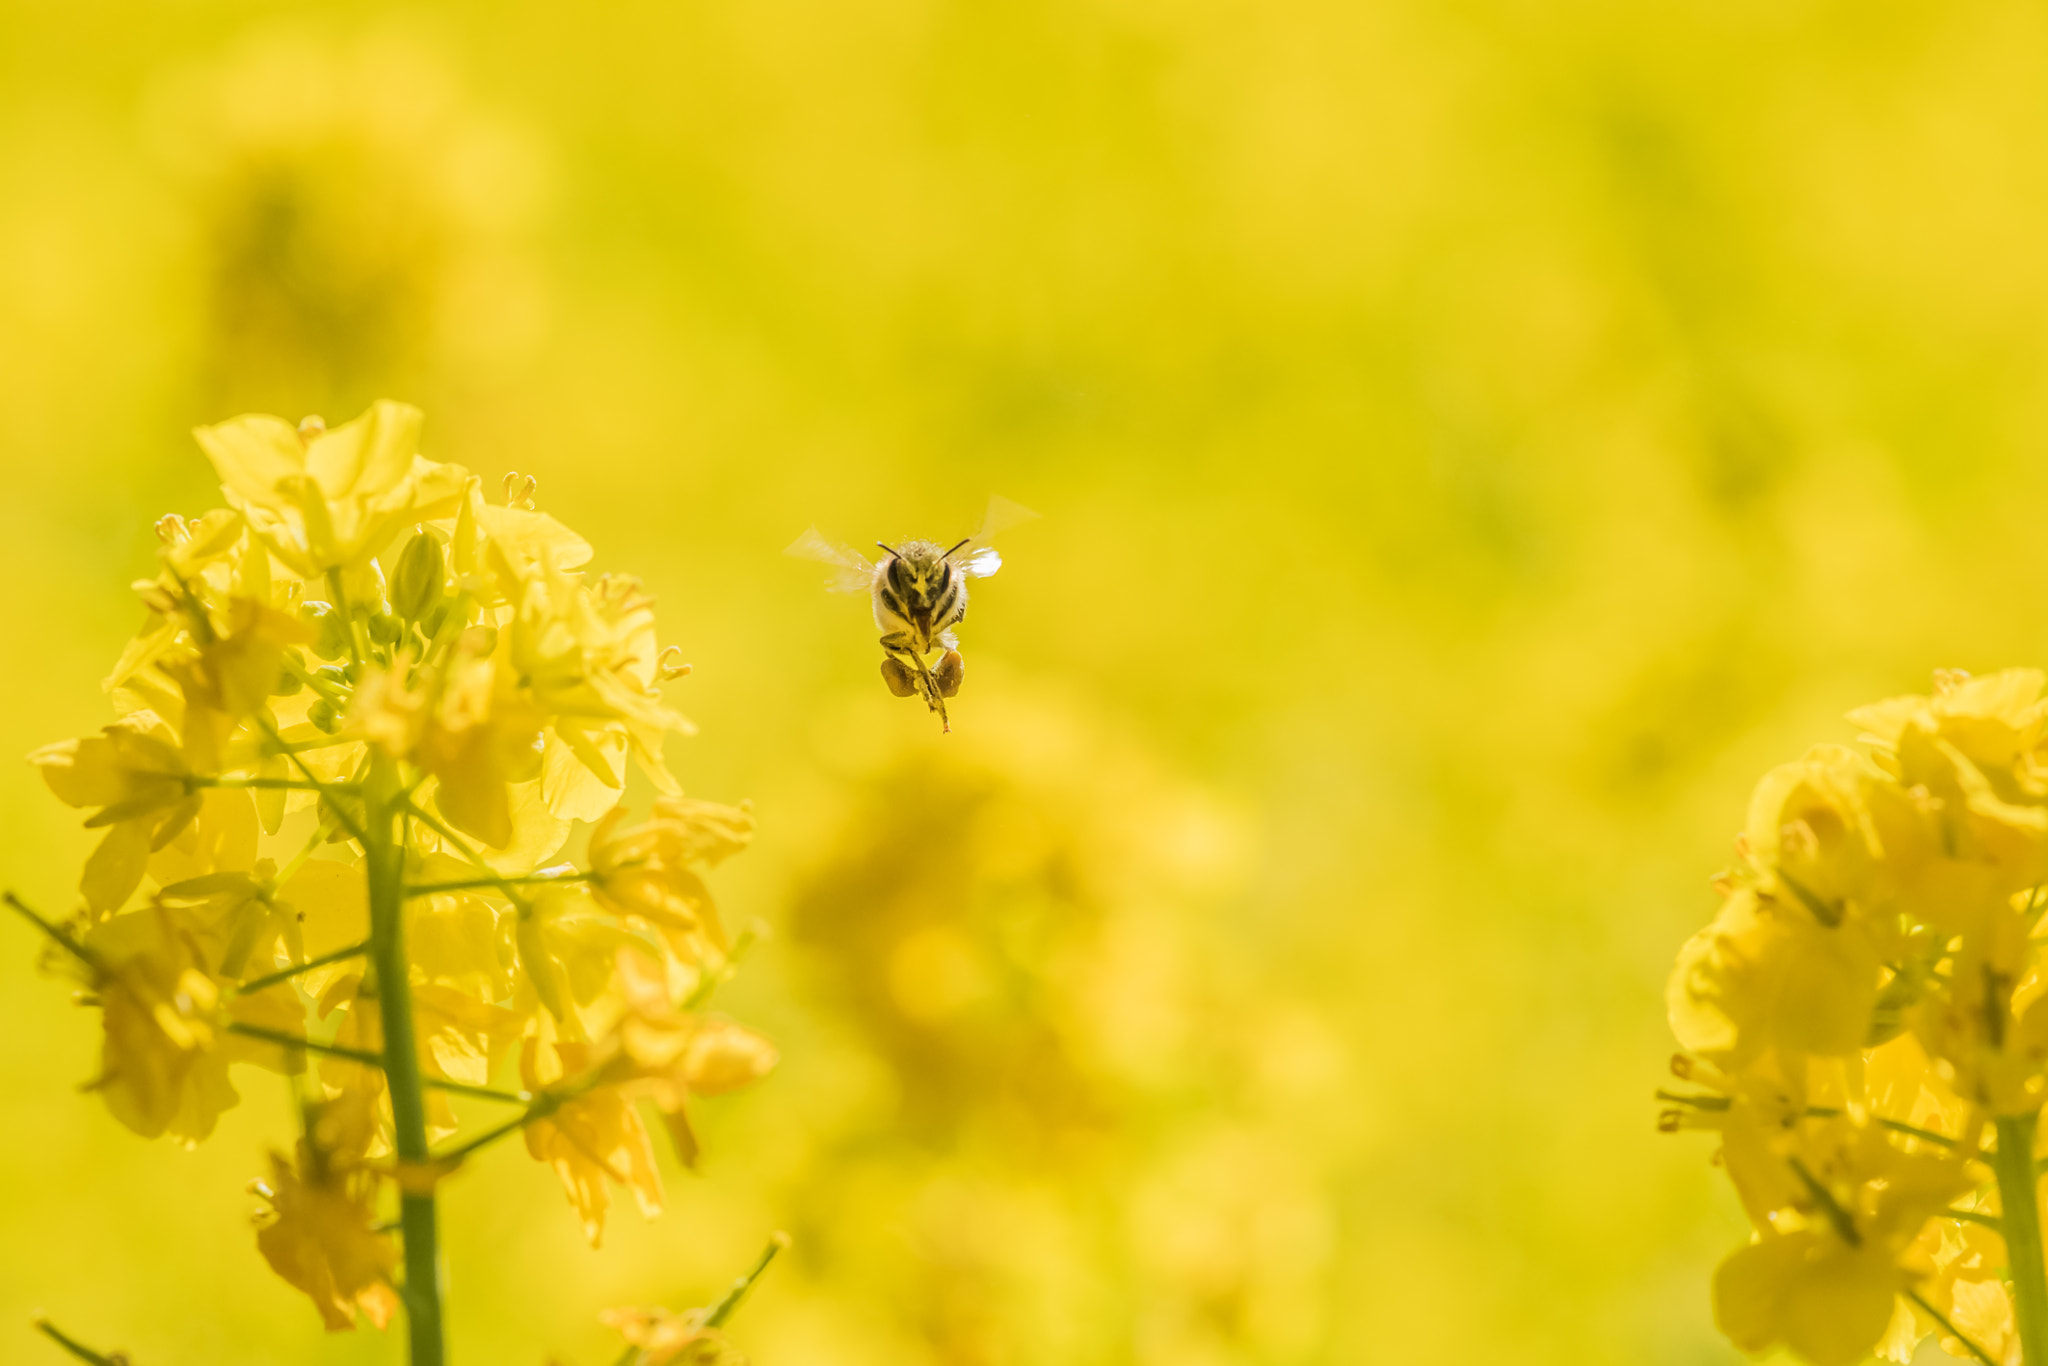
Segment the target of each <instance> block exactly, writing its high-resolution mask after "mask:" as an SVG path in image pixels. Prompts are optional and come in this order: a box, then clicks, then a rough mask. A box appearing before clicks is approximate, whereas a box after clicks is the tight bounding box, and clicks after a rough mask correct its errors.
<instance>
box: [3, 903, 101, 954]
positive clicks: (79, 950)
mask: <svg viewBox="0 0 2048 1366" xmlns="http://www.w3.org/2000/svg"><path fill="white" fill-rule="evenodd" d="M0 900H5V901H6V902H7V904H8V905H10V906H12V907H13V908H14V909H15V910H17V911H20V912H21V913H22V914H23V915H25V916H27V917H28V918H29V920H30V921H31V922H33V923H34V925H35V927H36V928H37V929H39V930H41V931H42V932H43V933H44V934H47V935H49V936H50V938H52V939H54V940H56V941H57V942H58V943H59V944H62V945H63V946H64V947H65V949H67V950H68V951H69V952H70V953H71V954H72V956H73V957H75V958H77V959H78V961H79V962H81V963H83V964H85V965H86V966H87V967H89V968H93V969H95V970H97V969H98V967H99V966H100V960H99V959H98V958H97V957H96V956H94V954H93V951H92V950H91V949H89V948H87V947H86V946H85V945H83V944H81V943H79V942H78V941H77V940H76V939H74V938H72V937H71V932H70V931H68V930H66V929H65V928H64V927H63V926H62V925H58V924H56V923H54V922H52V921H48V920H45V919H43V918H42V917H41V916H39V915H37V914H36V913H35V912H34V911H33V910H31V909H29V904H28V903H27V902H26V901H23V900H22V899H21V898H20V897H18V896H16V895H15V894H14V893H12V892H8V893H5V894H4V896H0Z"/></svg>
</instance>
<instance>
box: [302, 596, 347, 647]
mask: <svg viewBox="0 0 2048 1366" xmlns="http://www.w3.org/2000/svg"><path fill="white" fill-rule="evenodd" d="M299 619H300V620H302V621H304V622H306V623H307V624H309V625H311V626H314V627H316V628H318V630H319V632H320V638H319V639H318V640H315V641H314V642H313V653H314V654H316V655H318V656H319V657H320V658H322V659H339V658H341V657H342V656H343V655H345V654H347V653H348V623H347V622H346V621H345V620H343V619H342V615H341V613H339V612H337V611H335V610H334V605H333V604H332V603H326V602H319V601H317V600H316V601H312V602H302V603H300V604H299Z"/></svg>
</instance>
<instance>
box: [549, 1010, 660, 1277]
mask: <svg viewBox="0 0 2048 1366" xmlns="http://www.w3.org/2000/svg"><path fill="white" fill-rule="evenodd" d="M596 1059H597V1054H596V1052H595V1050H594V1049H592V1047H591V1046H590V1045H588V1044H580V1043H567V1042H561V1043H555V1044H552V1045H543V1043H542V1041H541V1040H540V1039H538V1038H537V1037H534V1036H532V1035H529V1036H528V1037H527V1039H526V1042H525V1043H524V1045H522V1047H521V1050H520V1055H519V1075H520V1077H521V1079H522V1080H523V1081H524V1082H525V1084H526V1087H527V1089H528V1090H536V1091H537V1090H540V1089H541V1088H543V1087H546V1086H550V1085H553V1084H556V1083H558V1082H561V1081H563V1080H564V1079H565V1078H576V1077H579V1076H583V1075H585V1074H586V1073H588V1072H589V1071H590V1070H591V1068H592V1067H593V1065H594V1064H595V1062H596ZM623 1079H624V1072H623V1070H621V1080H623ZM526 1151H527V1152H529V1153H531V1154H532V1155H533V1156H534V1158H536V1159H537V1160H539V1161H541V1162H545V1163H547V1164H548V1165H549V1166H550V1167H553V1168H554V1169H555V1175H556V1176H558V1177H560V1178H561V1181H562V1189H563V1191H564V1192H565V1193H567V1195H568V1197H569V1203H570V1204H571V1205H573V1206H574V1207H575V1209H576V1213H577V1214H578V1216H579V1217H581V1219H582V1221H583V1232H584V1236H585V1237H587V1238H589V1239H590V1245H591V1246H592V1247H596V1246H598V1245H599V1244H600V1243H601V1242H602V1241H603V1240H604V1220H605V1214H606V1212H607V1211H609V1210H610V1209H611V1203H612V1197H611V1188H610V1186H609V1185H608V1184H607V1182H609V1181H616V1182H618V1183H619V1184H620V1185H622V1186H625V1187H626V1188H627V1189H629V1190H631V1191H632V1192H633V1197H634V1199H635V1200H637V1201H638V1202H639V1205H640V1212H641V1213H642V1214H644V1215H646V1216H647V1217H649V1218H653V1217H654V1216H655V1215H657V1214H659V1213H661V1173H660V1172H659V1171H657V1170H656V1169H655V1165H654V1148H653V1146H652V1144H650V1143H649V1141H648V1137H647V1126H646V1125H644V1124H642V1123H641V1122H640V1116H639V1114H638V1113H637V1112H636V1111H635V1110H634V1109H633V1104H632V1101H631V1100H630V1099H629V1098H628V1096H627V1095H626V1094H625V1093H624V1092H623V1091H622V1090H621V1089H620V1086H619V1085H618V1084H617V1083H611V1084H606V1085H598V1086H594V1087H592V1088H590V1089H588V1090H586V1091H584V1092H582V1093H581V1094H579V1095H577V1096H575V1097H574V1098H573V1099H570V1100H568V1101H565V1102H564V1103H563V1104H562V1105H561V1106H560V1107H558V1108H557V1109H556V1110H555V1111H554V1113H553V1114H551V1115H549V1116H548V1117H547V1118H545V1119H540V1120H536V1121H534V1122H533V1123H531V1124H529V1125H527V1126H526Z"/></svg>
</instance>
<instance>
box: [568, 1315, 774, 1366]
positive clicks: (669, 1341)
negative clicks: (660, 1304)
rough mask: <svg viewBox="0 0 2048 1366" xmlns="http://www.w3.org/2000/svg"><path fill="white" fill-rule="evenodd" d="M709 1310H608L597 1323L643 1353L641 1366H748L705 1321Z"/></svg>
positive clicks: (720, 1334)
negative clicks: (682, 1311)
mask: <svg viewBox="0 0 2048 1366" xmlns="http://www.w3.org/2000/svg"><path fill="white" fill-rule="evenodd" d="M710 1312H711V1311H710V1310H708V1309H691V1310H688V1311H686V1312H684V1313H681V1314H671V1313H670V1312H669V1311H668V1310H666V1309H607V1310H605V1311H604V1312H603V1313H601V1314H599V1315H598V1316H597V1321H598V1322H599V1323H602V1324H603V1325H604V1326H605V1327H607V1328H609V1329H612V1330H613V1331H614V1332H616V1333H617V1334H618V1335H619V1336H620V1337H622V1338H624V1339H625V1340H626V1343H627V1345H628V1346H632V1347H637V1348H639V1349H640V1355H639V1356H638V1357H637V1358H636V1360H637V1361H638V1362H639V1366H746V1360H747V1359H746V1357H745V1356H744V1355H742V1354H741V1353H740V1352H739V1350H738V1349H737V1348H735V1347H734V1346H733V1345H732V1344H731V1343H730V1342H728V1341H726V1338H725V1334H723V1333H721V1332H719V1331H718V1330H717V1329H716V1328H712V1327H710V1326H709V1325H708V1324H707V1323H706V1322H705V1320H706V1319H707V1318H709V1317H710Z"/></svg>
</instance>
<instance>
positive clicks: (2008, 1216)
mask: <svg viewBox="0 0 2048 1366" xmlns="http://www.w3.org/2000/svg"><path fill="white" fill-rule="evenodd" d="M2040 1120H2041V1117H2040V1116H2039V1115H2037V1114H2024V1115H2000V1116H1998V1118H1997V1120H1996V1121H1995V1127H1996V1130H1997V1133H1998V1151H1997V1152H1995V1153H1993V1154H1992V1169H1993V1170H1994V1171H1995V1172H1996V1173H1997V1174H1998V1204H1999V1224H2000V1232H2001V1233H2003V1234H2004V1237H2005V1260H2006V1265H2007V1267H2008V1268H2009V1269H2010V1270H2011V1273H2012V1302H2013V1317H2014V1318H2015V1319H2016V1320H2018V1323H2019V1333H2020V1358H2021V1360H2023V1361H2025V1362H2027V1363H2029V1366H2042V1364H2043V1363H2048V1265H2044V1263H2043V1259H2042V1251H2041V1199H2040V1192H2039V1186H2038V1183H2039V1181H2040V1177H2039V1176H2038V1174H2037V1173H2036V1172H2035V1170H2034V1133H2035V1130H2036V1128H2037V1127H2038V1126H2039V1124H2040Z"/></svg>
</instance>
